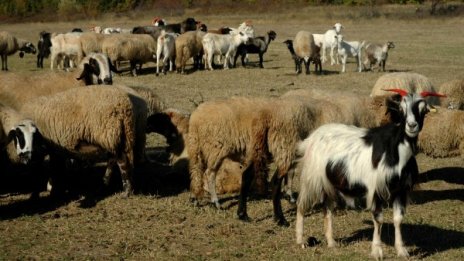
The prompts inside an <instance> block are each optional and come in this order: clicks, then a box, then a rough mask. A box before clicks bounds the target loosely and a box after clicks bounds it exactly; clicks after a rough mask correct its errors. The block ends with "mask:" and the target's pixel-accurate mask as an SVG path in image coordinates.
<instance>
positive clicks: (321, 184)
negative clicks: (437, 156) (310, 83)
mask: <svg viewBox="0 0 464 261" xmlns="http://www.w3.org/2000/svg"><path fill="white" fill-rule="evenodd" d="M394 91H397V92H398V93H400V94H401V95H402V99H401V101H400V103H399V104H397V103H395V102H392V103H390V109H389V112H390V114H391V116H392V119H394V120H393V122H392V123H390V124H388V125H385V126H382V127H377V128H372V129H364V128H358V127H354V126H348V125H343V124H327V125H323V126H321V127H319V128H318V129H316V130H315V131H314V132H313V133H312V134H311V135H310V136H309V137H308V138H306V139H305V140H304V141H303V142H301V143H300V144H299V145H298V148H297V153H298V154H299V155H303V156H302V158H301V160H300V162H299V166H298V169H299V170H300V172H301V176H300V194H299V196H298V203H297V220H296V242H297V244H299V245H301V246H302V247H305V246H306V244H305V243H304V240H303V219H304V214H305V210H306V209H307V208H310V207H313V206H314V205H316V204H318V203H322V204H324V216H325V217H324V223H325V236H326V239H327V243H328V246H329V247H335V246H336V242H335V240H334V239H333V235H332V233H333V232H332V210H333V208H334V203H336V202H337V201H338V200H344V201H345V202H346V203H347V204H348V205H350V206H353V207H356V202H357V201H356V199H361V200H362V199H364V200H365V201H361V204H362V205H365V207H366V209H370V210H371V212H372V215H373V220H374V238H373V241H372V252H371V254H372V256H373V257H375V258H376V259H382V258H383V251H382V247H381V244H382V243H381V237H380V233H381V229H380V228H381V225H382V220H383V215H382V205H383V203H392V205H393V223H394V226H395V248H396V251H397V254H398V256H400V257H407V256H408V252H407V250H406V248H405V247H404V244H403V240H402V236H401V230H400V225H401V221H402V219H403V215H404V211H405V208H406V205H407V203H408V197H409V193H410V191H411V190H412V188H413V186H414V183H415V180H416V178H417V176H418V174H419V171H418V167H417V162H416V160H415V156H414V155H415V154H416V153H417V138H418V135H419V132H420V131H421V129H422V126H423V121H424V117H425V114H426V113H427V111H428V110H427V106H426V101H425V100H424V98H423V96H422V95H420V94H415V93H413V94H408V93H407V92H406V91H402V90H394ZM424 95H429V94H424Z"/></svg>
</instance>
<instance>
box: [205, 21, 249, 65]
mask: <svg viewBox="0 0 464 261" xmlns="http://www.w3.org/2000/svg"><path fill="white" fill-rule="evenodd" d="M248 39H249V36H248V35H247V34H245V33H243V32H241V31H237V30H235V29H233V30H232V31H231V32H230V34H226V35H221V34H211V33H206V35H205V36H204V37H203V40H202V43H203V49H204V52H205V69H207V68H208V69H209V70H214V68H213V66H212V64H211V63H212V60H213V55H215V54H219V55H225V59H224V69H229V62H230V60H231V59H232V58H233V57H234V56H235V53H236V51H237V47H238V46H239V45H240V44H242V43H245V42H247V41H248Z"/></svg>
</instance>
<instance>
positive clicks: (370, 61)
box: [364, 42, 395, 72]
mask: <svg viewBox="0 0 464 261" xmlns="http://www.w3.org/2000/svg"><path fill="white" fill-rule="evenodd" d="M393 48H395V44H394V43H393V42H386V43H384V44H373V43H368V44H367V45H366V49H365V50H366V51H365V52H366V55H365V56H366V59H365V60H364V67H365V69H366V70H371V71H374V68H373V67H372V65H377V67H378V71H380V69H382V71H384V72H385V64H386V62H387V58H388V50H390V49H393Z"/></svg>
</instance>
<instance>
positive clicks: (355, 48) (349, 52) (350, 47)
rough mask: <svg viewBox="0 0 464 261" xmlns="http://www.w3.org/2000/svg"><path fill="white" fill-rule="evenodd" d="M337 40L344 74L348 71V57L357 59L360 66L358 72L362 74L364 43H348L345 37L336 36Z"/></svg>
mask: <svg viewBox="0 0 464 261" xmlns="http://www.w3.org/2000/svg"><path fill="white" fill-rule="evenodd" d="M335 38H336V39H337V42H338V56H339V57H340V58H341V59H342V72H345V71H346V68H345V67H346V59H347V58H348V57H354V58H356V63H357V65H358V72H362V64H361V50H362V48H363V46H364V43H365V42H364V41H363V42H358V41H353V42H346V41H343V35H341V34H339V35H336V36H335Z"/></svg>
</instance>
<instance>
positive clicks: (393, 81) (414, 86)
mask: <svg viewBox="0 0 464 261" xmlns="http://www.w3.org/2000/svg"><path fill="white" fill-rule="evenodd" d="M385 89H402V90H406V91H408V92H411V93H420V92H423V91H426V92H435V88H434V87H433V84H432V82H431V81H430V80H429V79H428V78H427V77H425V76H424V75H422V74H418V73H411V72H394V73H387V74H384V75H382V76H380V77H379V79H377V81H376V82H375V84H374V87H373V88H372V91H371V94H370V95H371V97H374V96H378V95H379V96H382V95H387V94H389V92H387V91H384V90H385ZM390 95H391V94H390ZM426 100H427V104H429V105H432V106H433V105H439V104H440V101H439V100H438V98H437V97H427V98H426Z"/></svg>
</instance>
